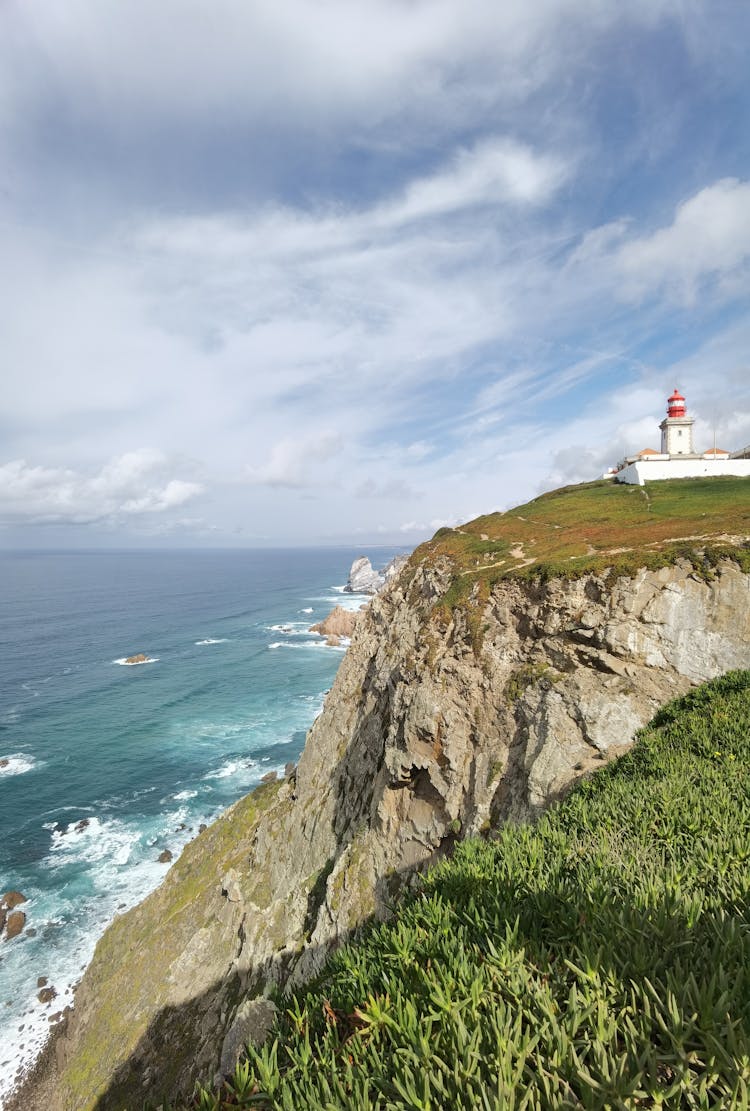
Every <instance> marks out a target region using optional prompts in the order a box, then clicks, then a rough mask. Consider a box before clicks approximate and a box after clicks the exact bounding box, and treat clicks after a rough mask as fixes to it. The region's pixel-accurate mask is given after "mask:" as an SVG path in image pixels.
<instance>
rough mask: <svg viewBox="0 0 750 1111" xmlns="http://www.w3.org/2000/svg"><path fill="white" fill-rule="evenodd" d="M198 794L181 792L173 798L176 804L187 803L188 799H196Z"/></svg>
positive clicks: (195, 792)
mask: <svg viewBox="0 0 750 1111" xmlns="http://www.w3.org/2000/svg"><path fill="white" fill-rule="evenodd" d="M197 794H198V792H197V791H180V792H179V793H178V794H176V795H173V796H172V798H173V799H174V800H175V802H185V801H186V800H187V799H194V798H195V796H196V795H197Z"/></svg>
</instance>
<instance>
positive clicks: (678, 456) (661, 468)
mask: <svg viewBox="0 0 750 1111" xmlns="http://www.w3.org/2000/svg"><path fill="white" fill-rule="evenodd" d="M694 423H695V418H694V417H690V416H688V411H687V406H686V404H685V398H684V397H683V396H682V394H681V393H680V392H679V391H678V390H677V389H676V388H675V391H674V393H673V394H672V396H671V397H669V398H667V415H666V417H665V418H664V420H663V421H662V422H661V424H660V425H659V428H660V429H661V451H655V450H654V449H653V448H648V447H647V448H644V449H643V451H639V452H638V454H637V455H628V456H627V457H626V458H625V459H623V460H622V462H621V463H619V464H618V466H617V467H615V468H613V469H612V470H611V471H608V472H607V474H606V475H605V478H614V479H615V480H616V481H617V482H627V483H630V484H631V485H636V486H643V484H644V483H645V482H653V481H654V480H656V479H662V478H705V477H707V476H709V475H735V476H737V477H748V478H750V458H747V452H746V451H743V452H734V453H733V454H730V453H729V452H728V451H724V450H723V449H722V448H717V447H712V448H709V449H708V451H704V452H703V453H702V454H697V453H696V452H695V450H694V446H693V425H694Z"/></svg>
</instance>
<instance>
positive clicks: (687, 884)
mask: <svg viewBox="0 0 750 1111" xmlns="http://www.w3.org/2000/svg"><path fill="white" fill-rule="evenodd" d="M607 490H611V488H609V487H608V488H607ZM636 493H637V492H636ZM617 496H619V495H617ZM564 497H565V495H563V498H564ZM543 500H544V499H540V501H543ZM533 504H538V503H533ZM749 831H750V672H734V673H732V674H729V675H727V676H724V677H723V678H722V679H719V680H716V681H714V682H712V683H709V684H706V685H705V686H703V687H700V688H698V689H696V690H695V691H694V692H692V693H691V694H689V695H687V696H686V697H684V698H682V699H680V700H679V701H677V702H673V703H671V704H670V705H669V706H667V707H665V708H664V709H663V710H662V711H660V713H659V714H657V716H656V717H655V718H654V720H653V722H652V723H651V725H650V726H649V727H648V728H647V729H645V730H643V731H642V732H641V734H640V736H639V739H638V742H637V744H636V746H635V747H634V748H633V750H632V751H631V752H630V753H629V754H628V755H627V756H624V757H623V758H622V759H621V760H619V761H618V762H616V763H614V764H612V765H609V766H608V767H606V768H603V769H602V770H601V771H599V772H598V773H597V774H596V775H594V776H592V777H591V778H589V779H587V780H585V781H583V782H582V783H581V784H580V785H579V786H578V787H577V789H575V790H574V791H573V793H572V794H571V795H570V796H569V797H568V798H567V800H566V801H565V802H563V803H562V804H560V805H559V806H557V807H555V808H554V809H553V810H551V811H550V812H549V813H548V814H547V815H546V816H545V817H543V818H542V819H541V820H540V821H539V822H538V823H537V824H536V825H534V826H531V825H521V826H513V825H506V826H504V827H503V828H501V829H499V830H497V831H495V832H494V833H493V834H492V839H490V840H486V841H483V840H473V841H467V842H464V843H463V844H461V845H459V846H458V848H457V850H456V853H455V856H454V857H453V859H452V860H450V861H449V862H447V863H444V864H442V865H441V866H439V867H438V868H436V869H435V870H433V871H432V872H431V873H430V875H429V876H428V877H427V878H426V879H425V880H424V881H423V883H422V885H421V890H420V891H419V892H418V893H417V894H416V895H413V896H411V897H409V898H408V899H405V900H404V901H403V902H402V903H401V904H400V906H399V908H398V912H397V915H396V917H395V918H394V920H393V921H391V922H390V923H388V924H386V925H379V926H375V927H370V928H369V929H368V930H367V931H365V932H364V933H363V934H362V935H361V937H360V938H359V940H358V942H357V943H356V944H354V945H351V946H349V947H347V948H345V949H342V950H341V951H339V952H338V953H337V954H336V955H335V956H334V957H333V959H332V960H331V962H330V963H329V965H328V967H327V969H326V971H325V972H324V974H323V976H322V977H321V978H320V979H319V980H318V981H317V982H316V983H315V984H313V985H312V986H310V987H309V988H308V989H307V990H305V991H301V992H298V993H296V994H295V995H293V996H292V997H291V998H289V999H286V1000H285V1001H284V1002H283V1004H282V1006H283V1007H284V1008H285V1014H284V1017H283V1019H282V1020H281V1022H280V1025H279V1027H278V1029H277V1032H276V1036H275V1039H274V1040H273V1041H272V1042H271V1043H270V1044H268V1045H266V1046H265V1047H264V1048H262V1049H261V1050H257V1051H255V1050H251V1051H250V1053H249V1057H248V1059H247V1061H246V1062H244V1063H243V1064H241V1065H240V1066H239V1067H238V1069H237V1073H236V1075H235V1078H234V1081H233V1083H232V1084H230V1085H228V1086H227V1087H225V1089H224V1090H223V1092H222V1093H220V1094H217V1093H211V1092H207V1091H203V1092H201V1093H199V1094H198V1095H197V1096H196V1099H195V1102H194V1107H196V1108H201V1109H202V1111H218V1109H225V1108H229V1107H237V1106H241V1107H260V1108H278V1109H282V1108H283V1109H287V1111H303V1109H308V1111H333V1109H337V1108H339V1109H350V1111H372V1109H375V1108H379V1109H406V1108H409V1109H414V1111H418V1109H420V1111H427V1109H430V1111H447V1109H451V1111H452V1109H455V1108H465V1109H469V1108H471V1109H472V1111H473V1109H484V1111H490V1109H498V1111H499V1109H508V1111H510V1109H522V1108H528V1109H535V1108H537V1109H540V1108H561V1109H562V1108H570V1109H573V1108H584V1109H585V1108H656V1107H660V1108H669V1109H677V1108H696V1109H699V1108H700V1109H703V1108H705V1109H709V1108H716V1109H719V1108H724V1109H726V1108H747V1107H748V1106H750V836H749V835H748V834H749Z"/></svg>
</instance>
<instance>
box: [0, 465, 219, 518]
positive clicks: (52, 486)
mask: <svg viewBox="0 0 750 1111" xmlns="http://www.w3.org/2000/svg"><path fill="white" fill-rule="evenodd" d="M171 465H172V464H171V463H170V460H168V459H167V458H166V457H165V456H164V455H162V454H161V453H160V452H156V451H151V450H148V449H144V450H142V451H134V452H129V453H127V454H126V455H123V456H120V457H119V458H117V459H113V460H111V461H110V462H109V463H107V464H105V465H104V467H102V469H101V470H100V471H99V472H98V473H96V474H93V475H85V474H81V473H80V472H77V471H74V470H70V469H64V468H56V467H44V466H30V465H29V464H28V463H27V462H26V461H25V460H22V459H18V460H13V461H12V462H10V463H6V464H4V465H3V466H0V519H1V520H4V521H5V522H6V523H8V522H13V521H15V522H19V521H34V522H40V523H41V522H43V523H70V524H90V523H92V522H108V523H115V522H117V521H119V520H121V519H122V518H123V517H134V516H139V515H141V514H151V513H163V512H165V511H166V510H169V509H173V508H174V507H176V506H179V505H184V504H185V503H186V502H188V501H190V500H192V499H193V498H195V497H196V496H197V495H198V494H200V493H201V492H202V490H203V487H202V486H201V485H200V484H199V483H197V482H188V481H186V480H184V479H176V478H168V477H166V476H167V474H168V471H169V468H170V466H171Z"/></svg>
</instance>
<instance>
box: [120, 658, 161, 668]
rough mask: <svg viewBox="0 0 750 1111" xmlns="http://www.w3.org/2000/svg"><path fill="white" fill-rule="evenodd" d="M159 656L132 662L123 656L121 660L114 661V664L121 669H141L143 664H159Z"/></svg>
mask: <svg viewBox="0 0 750 1111" xmlns="http://www.w3.org/2000/svg"><path fill="white" fill-rule="evenodd" d="M158 662H159V657H158V656H147V657H146V659H145V660H131V659H130V657H129V656H121V657H120V659H119V660H112V663H113V664H119V665H120V667H139V666H140V665H141V664H158Z"/></svg>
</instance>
